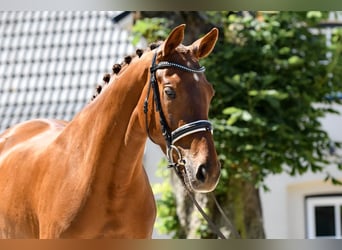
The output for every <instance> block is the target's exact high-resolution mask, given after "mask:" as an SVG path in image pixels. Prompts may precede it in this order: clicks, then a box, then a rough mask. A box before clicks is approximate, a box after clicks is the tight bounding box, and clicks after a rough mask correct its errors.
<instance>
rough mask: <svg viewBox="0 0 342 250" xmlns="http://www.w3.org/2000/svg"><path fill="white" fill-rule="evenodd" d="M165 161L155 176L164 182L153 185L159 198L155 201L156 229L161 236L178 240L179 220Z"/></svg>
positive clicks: (168, 170) (154, 191)
mask: <svg viewBox="0 0 342 250" xmlns="http://www.w3.org/2000/svg"><path fill="white" fill-rule="evenodd" d="M166 165H167V163H166V160H165V159H163V160H162V161H161V162H160V164H159V166H158V170H157V173H156V175H157V176H159V177H163V179H164V182H163V183H161V184H159V183H158V184H153V186H152V189H153V193H154V194H155V195H157V196H159V197H160V198H158V199H157V221H156V224H155V227H156V229H157V230H158V232H159V233H161V234H170V235H173V238H176V239H177V238H179V228H180V226H179V219H178V216H177V212H176V207H177V206H176V198H175V196H174V194H173V192H172V187H171V184H170V171H171V170H170V169H168V168H166V167H165V166H166Z"/></svg>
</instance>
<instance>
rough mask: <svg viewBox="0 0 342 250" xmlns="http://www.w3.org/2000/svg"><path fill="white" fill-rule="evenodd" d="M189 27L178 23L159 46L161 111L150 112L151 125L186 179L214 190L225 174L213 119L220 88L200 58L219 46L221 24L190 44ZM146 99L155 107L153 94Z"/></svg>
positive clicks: (155, 71) (155, 85) (156, 89)
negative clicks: (209, 77)
mask: <svg viewBox="0 0 342 250" xmlns="http://www.w3.org/2000/svg"><path fill="white" fill-rule="evenodd" d="M184 28H185V25H180V26H178V27H176V28H175V29H174V30H173V31H172V32H171V33H170V35H169V36H168V38H167V39H166V40H165V41H164V42H163V43H162V44H161V45H160V47H159V48H157V49H155V52H154V53H155V54H154V58H153V61H152V66H151V76H150V77H151V84H150V86H149V89H152V90H153V94H154V103H155V105H156V107H155V111H157V112H154V113H153V115H152V117H148V116H147V115H146V119H149V121H148V122H146V126H147V127H148V132H149V135H150V138H151V139H152V140H153V141H154V142H155V143H157V144H159V145H160V146H161V148H162V150H163V151H164V152H165V153H166V155H167V158H168V160H169V162H170V166H173V167H174V166H176V167H177V169H178V171H179V172H180V173H181V176H182V178H183V181H184V182H185V184H187V186H188V187H189V188H191V189H192V190H193V191H197V192H210V191H212V190H213V189H214V188H215V187H216V185H217V183H218V179H219V176H220V164H219V161H218V159H217V155H216V150H215V147H214V141H213V136H212V127H211V123H210V122H209V121H208V112H209V105H210V102H211V99H212V97H213V96H214V90H213V87H212V85H211V84H210V83H209V82H208V80H207V79H206V77H205V74H204V71H205V69H204V67H201V66H200V64H199V60H200V59H201V58H204V57H206V56H208V55H209V54H210V53H211V51H212V50H213V48H214V46H215V43H216V41H217V38H218V30H217V29H216V28H214V29H212V30H211V31H210V32H209V33H207V34H206V35H205V36H203V37H202V38H200V39H198V40H197V41H195V42H194V43H192V44H191V45H189V46H185V45H183V44H181V43H182V41H183V38H184ZM149 92H150V90H149V91H148V93H149ZM147 96H149V94H147ZM146 100H149V103H148V104H147V103H146V105H145V106H148V107H152V106H153V105H152V104H151V103H152V98H148V97H147V98H146ZM152 108H154V107H152ZM145 113H146V112H145ZM161 135H163V136H161Z"/></svg>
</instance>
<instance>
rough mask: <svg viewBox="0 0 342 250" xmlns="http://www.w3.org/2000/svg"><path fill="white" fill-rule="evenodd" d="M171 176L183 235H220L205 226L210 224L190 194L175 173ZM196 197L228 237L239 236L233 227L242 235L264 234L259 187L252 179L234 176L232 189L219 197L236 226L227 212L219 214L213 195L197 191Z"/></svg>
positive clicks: (247, 237) (245, 236)
mask: <svg viewBox="0 0 342 250" xmlns="http://www.w3.org/2000/svg"><path fill="white" fill-rule="evenodd" d="M171 180H172V186H173V188H174V191H175V196H176V201H177V215H178V218H179V220H180V225H181V229H180V232H181V233H180V237H181V238H188V239H197V238H217V236H216V235H215V234H213V233H212V232H211V230H210V228H209V230H206V229H207V228H208V226H206V225H207V223H206V222H205V220H204V218H202V216H201V214H200V213H199V212H198V211H197V208H196V207H195V206H194V204H193V203H192V201H191V199H190V198H189V197H188V196H187V194H186V191H185V190H184V188H183V186H182V184H181V183H180V181H179V180H178V177H177V176H176V175H175V174H174V173H173V174H172V178H171ZM195 197H196V199H197V201H198V203H199V204H200V206H201V207H202V208H204V209H205V211H206V212H207V213H208V214H209V216H210V218H212V220H213V221H214V223H215V224H216V225H217V226H218V227H219V228H220V230H221V231H222V233H223V234H224V235H225V236H226V237H227V238H237V237H238V236H235V234H234V230H236V231H237V232H238V234H239V235H240V237H241V238H245V239H263V238H265V233H264V228H263V219H262V209H261V202H260V196H259V190H258V189H256V188H255V187H254V185H252V184H251V183H249V182H247V181H242V180H239V179H234V181H231V183H230V184H229V191H228V192H227V193H226V195H225V196H221V197H216V198H217V200H218V202H219V204H220V206H221V207H222V208H223V210H224V213H225V214H226V216H227V217H228V219H229V220H230V222H231V224H232V226H233V227H234V228H233V229H232V228H231V226H230V225H229V224H227V221H226V219H225V218H224V216H222V215H221V214H220V212H219V211H218V209H217V208H216V206H215V202H214V200H213V199H211V197H210V196H208V195H205V194H196V195H195Z"/></svg>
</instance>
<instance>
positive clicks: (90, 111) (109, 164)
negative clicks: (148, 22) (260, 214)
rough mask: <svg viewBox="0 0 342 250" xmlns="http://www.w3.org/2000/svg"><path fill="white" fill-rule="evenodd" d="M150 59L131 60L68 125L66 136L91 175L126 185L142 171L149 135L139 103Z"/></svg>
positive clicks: (102, 180) (87, 173) (89, 175)
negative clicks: (140, 116)
mask: <svg viewBox="0 0 342 250" xmlns="http://www.w3.org/2000/svg"><path fill="white" fill-rule="evenodd" d="M146 57H147V59H146ZM150 61H151V59H149V57H148V56H145V59H143V58H141V59H137V60H134V61H132V62H131V64H130V65H129V66H127V69H125V71H124V72H122V73H121V74H119V75H118V76H117V78H116V79H115V80H113V82H111V83H110V84H109V85H108V87H107V88H106V89H105V90H104V91H103V92H102V93H101V94H100V95H99V96H98V97H97V98H96V99H95V100H94V101H93V102H91V103H90V104H88V105H87V106H86V108H84V109H83V110H82V111H81V112H80V113H79V114H78V115H77V116H76V117H75V118H74V119H73V120H72V121H71V122H70V124H69V125H68V126H67V127H66V129H65V132H64V135H63V137H64V138H65V139H67V140H69V143H68V147H70V148H69V150H72V151H74V153H75V155H78V157H79V159H80V164H79V165H80V166H81V167H82V168H84V169H83V170H82V171H84V173H85V174H86V175H87V176H88V177H90V178H91V177H94V178H98V179H99V182H101V183H108V181H109V182H110V181H111V180H113V179H114V180H115V183H116V185H122V186H126V185H128V184H129V183H130V181H131V179H132V178H133V177H134V176H136V173H134V172H136V171H138V170H139V171H142V157H143V152H144V146H145V142H146V138H147V135H146V132H145V128H142V127H141V126H140V124H139V122H138V114H139V112H142V110H143V108H142V107H140V106H139V105H138V103H141V102H139V99H140V98H141V96H142V92H143V89H144V87H145V85H146V82H147V79H148V72H149V70H148V69H149V66H150ZM140 110H141V111H140ZM138 111H139V112H138ZM70 155H71V154H70ZM137 166H138V168H137ZM111 182H113V181H111Z"/></svg>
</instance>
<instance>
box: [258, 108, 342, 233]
mask: <svg viewBox="0 0 342 250" xmlns="http://www.w3.org/2000/svg"><path fill="white" fill-rule="evenodd" d="M335 107H336V109H337V110H339V112H342V106H335ZM341 114H342V113H341ZM322 126H323V128H324V129H325V130H326V131H327V132H328V134H329V135H330V138H332V139H333V140H336V141H342V133H341V131H342V116H341V115H328V116H326V117H325V118H324V119H323V120H322ZM341 160H342V159H341ZM326 171H329V173H330V174H332V175H333V176H334V177H336V178H337V179H339V180H342V172H341V171H340V170H338V169H337V168H336V167H334V166H330V167H329V168H328V169H327V170H326ZM325 177H326V174H325V171H323V172H322V173H315V174H313V173H306V174H304V175H302V176H295V177H292V176H288V175H287V174H280V175H275V176H269V177H268V178H267V179H266V184H267V186H268V187H269V188H270V190H271V191H270V192H266V193H265V192H261V202H262V208H263V216H264V227H265V231H266V237H267V238H272V239H274V238H275V239H288V238H291V239H292V238H294V239H305V238H317V237H331V238H341V237H342V232H341V227H342V186H338V185H333V184H331V183H328V182H325V181H324V178H325Z"/></svg>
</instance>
